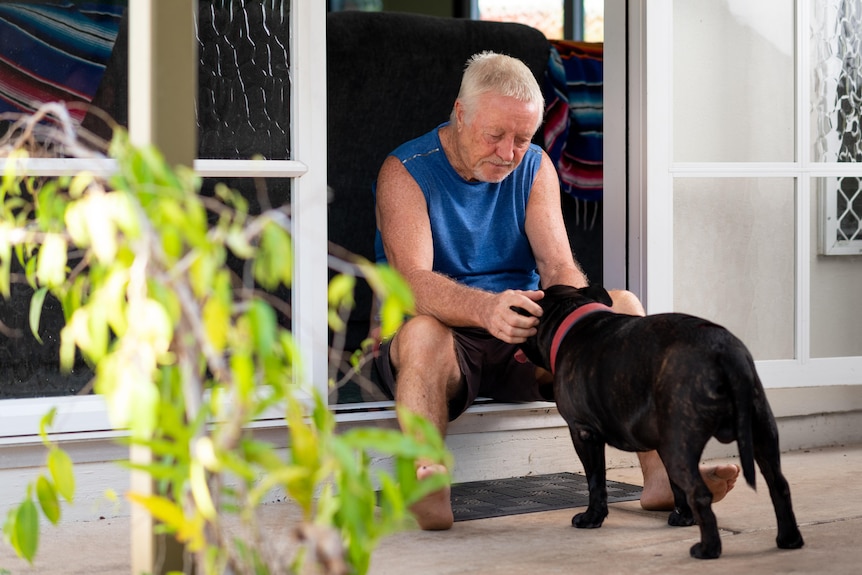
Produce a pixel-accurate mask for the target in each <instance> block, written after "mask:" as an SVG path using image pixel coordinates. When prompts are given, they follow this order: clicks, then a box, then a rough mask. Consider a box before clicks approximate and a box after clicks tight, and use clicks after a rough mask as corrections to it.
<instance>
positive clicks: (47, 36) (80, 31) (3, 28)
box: [0, 0, 128, 121]
mask: <svg viewBox="0 0 862 575" xmlns="http://www.w3.org/2000/svg"><path fill="white" fill-rule="evenodd" d="M126 6H128V0H90V1H86V0H65V1H60V0H57V1H54V2H0V113H3V112H32V111H34V110H35V109H36V108H38V106H39V104H41V103H44V102H56V101H60V102H66V103H67V104H72V103H74V102H84V103H87V102H89V101H90V100H92V98H93V95H94V94H95V92H96V89H97V88H98V86H99V82H100V80H101V79H102V75H103V74H104V72H105V65H106V64H107V62H108V58H109V57H110V55H111V48H112V47H113V45H114V40H115V39H116V37H117V30H118V28H119V25H120V18H121V16H122V13H123V11H124V10H125V8H126ZM70 112H71V114H72V116H73V118H75V119H77V120H78V121H80V120H81V119H83V117H84V115H85V113H86V112H85V110H84V109H83V108H82V107H81V106H78V107H75V106H74V105H73V106H72V108H71V109H70Z"/></svg>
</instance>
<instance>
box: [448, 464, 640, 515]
mask: <svg viewBox="0 0 862 575" xmlns="http://www.w3.org/2000/svg"><path fill="white" fill-rule="evenodd" d="M640 495H641V487H639V486H637V485H629V484H628V483H619V482H616V481H608V503H614V502H617V501H633V500H635V499H640ZM588 503H589V489H588V488H587V478H586V477H584V476H583V475H579V474H577V473H568V472H566V473H552V474H549V475H528V476H525V477H513V478H510V479H494V480H490V481H471V482H468V483H457V484H454V485H452V512H453V513H454V514H455V521H470V520H473V519H487V518H489V517H503V516H505V515H518V514H521V513H535V512H537V511H553V510H555V509H567V508H570V507H586V506H587V504H588Z"/></svg>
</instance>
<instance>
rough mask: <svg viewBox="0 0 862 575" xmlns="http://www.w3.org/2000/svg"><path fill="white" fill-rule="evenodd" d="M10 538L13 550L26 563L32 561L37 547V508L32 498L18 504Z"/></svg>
mask: <svg viewBox="0 0 862 575" xmlns="http://www.w3.org/2000/svg"><path fill="white" fill-rule="evenodd" d="M10 539H11V542H12V546H13V547H14V548H15V552H16V553H18V555H19V556H20V557H22V558H24V559H26V560H27V562H28V563H33V558H34V557H35V556H36V550H37V549H38V548H39V510H38V509H37V508H36V504H35V503H33V500H32V499H27V500H25V501H23V502H22V503H21V505H19V506H18V509H17V511H16V512H15V518H14V520H13V522H12V535H11V537H10Z"/></svg>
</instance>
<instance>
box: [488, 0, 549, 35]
mask: <svg viewBox="0 0 862 575" xmlns="http://www.w3.org/2000/svg"><path fill="white" fill-rule="evenodd" d="M478 4H479V20H493V21H495V22H520V23H521V24H526V25H527V26H532V27H533V28H536V29H537V30H541V32H542V33H543V34H544V35H545V37H547V38H549V39H552V40H557V39H561V38H563V37H564V35H563V0H479V2H478Z"/></svg>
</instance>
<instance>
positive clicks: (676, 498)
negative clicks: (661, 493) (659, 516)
mask: <svg viewBox="0 0 862 575" xmlns="http://www.w3.org/2000/svg"><path fill="white" fill-rule="evenodd" d="M670 489H671V491H673V511H671V513H670V515H668V518H667V524H668V525H670V526H672V527H690V526H692V525H694V514H693V513H692V512H691V507H690V506H689V504H688V497H686V494H685V491H683V490H682V488H680V486H679V485H677V484H676V482H674V481H673V480H671V482H670Z"/></svg>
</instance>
